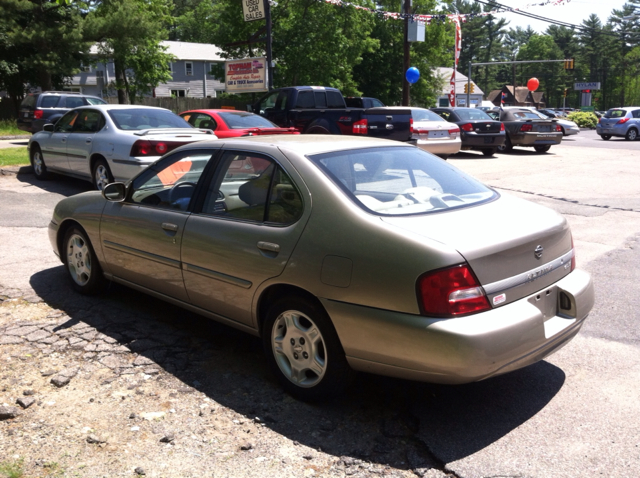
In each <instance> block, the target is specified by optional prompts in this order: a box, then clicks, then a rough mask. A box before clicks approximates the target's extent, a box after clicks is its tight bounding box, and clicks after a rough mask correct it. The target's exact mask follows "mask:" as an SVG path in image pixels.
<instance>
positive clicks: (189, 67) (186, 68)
mask: <svg viewBox="0 0 640 478" xmlns="http://www.w3.org/2000/svg"><path fill="white" fill-rule="evenodd" d="M184 72H185V74H186V75H187V76H193V63H191V62H190V61H187V62H186V63H185V64H184Z"/></svg>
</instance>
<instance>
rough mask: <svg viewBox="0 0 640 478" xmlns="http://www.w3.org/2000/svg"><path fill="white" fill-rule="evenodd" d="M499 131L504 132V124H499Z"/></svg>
mask: <svg viewBox="0 0 640 478" xmlns="http://www.w3.org/2000/svg"><path fill="white" fill-rule="evenodd" d="M500 131H504V123H500Z"/></svg>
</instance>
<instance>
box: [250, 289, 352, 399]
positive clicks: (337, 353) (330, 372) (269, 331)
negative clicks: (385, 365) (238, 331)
mask: <svg viewBox="0 0 640 478" xmlns="http://www.w3.org/2000/svg"><path fill="white" fill-rule="evenodd" d="M262 342H263V346H264V350H265V354H266V355H267V361H268V363H269V366H270V367H271V370H272V371H273V372H274V373H275V374H276V376H277V378H278V380H279V382H280V384H281V385H282V387H283V388H284V389H285V390H286V391H287V392H288V393H290V394H291V395H293V396H294V397H296V398H298V399H300V400H303V401H318V400H326V399H328V398H332V397H335V396H337V395H339V394H341V393H342V392H343V391H344V390H345V389H346V388H347V386H348V385H349V383H350V382H351V380H352V378H353V375H354V372H353V371H352V370H351V368H350V367H349V364H348V363H347V359H346V357H345V353H344V350H343V349H342V345H341V344H340V339H339V338H338V334H337V333H336V331H335V328H334V327H333V324H332V323H331V319H330V318H329V316H328V315H327V313H326V312H325V311H324V310H323V309H322V308H321V307H320V306H319V305H317V304H314V303H313V302H311V301H309V300H307V299H304V298H302V297H297V296H287V297H282V298H281V299H279V300H277V301H276V302H275V303H274V304H273V305H272V306H271V307H270V308H269V311H268V313H267V317H266V320H265V321H264V324H263V327H262Z"/></svg>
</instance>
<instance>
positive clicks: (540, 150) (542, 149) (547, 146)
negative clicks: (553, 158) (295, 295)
mask: <svg viewBox="0 0 640 478" xmlns="http://www.w3.org/2000/svg"><path fill="white" fill-rule="evenodd" d="M533 149H535V150H536V151H537V152H538V153H546V152H547V151H549V150H550V149H551V145H550V144H545V145H544V146H534V147H533Z"/></svg>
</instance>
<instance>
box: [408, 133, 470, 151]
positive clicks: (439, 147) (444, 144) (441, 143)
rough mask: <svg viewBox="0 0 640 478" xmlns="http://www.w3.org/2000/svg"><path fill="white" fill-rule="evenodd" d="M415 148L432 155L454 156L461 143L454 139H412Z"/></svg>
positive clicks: (458, 139)
mask: <svg viewBox="0 0 640 478" xmlns="http://www.w3.org/2000/svg"><path fill="white" fill-rule="evenodd" d="M414 139H415V140H416V143H415V144H416V146H417V147H418V148H420V149H422V150H424V151H427V152H429V153H432V154H447V155H449V154H456V153H458V152H459V151H460V147H461V146H462V143H461V142H460V138H456V139H420V138H416V137H414Z"/></svg>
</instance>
